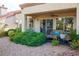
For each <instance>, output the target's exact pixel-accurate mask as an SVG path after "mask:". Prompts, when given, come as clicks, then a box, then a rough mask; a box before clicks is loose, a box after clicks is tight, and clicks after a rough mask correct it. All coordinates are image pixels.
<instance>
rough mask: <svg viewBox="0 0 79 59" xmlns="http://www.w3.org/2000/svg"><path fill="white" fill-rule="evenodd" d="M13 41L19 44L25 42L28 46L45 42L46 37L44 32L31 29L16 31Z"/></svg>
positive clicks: (12, 37)
mask: <svg viewBox="0 0 79 59" xmlns="http://www.w3.org/2000/svg"><path fill="white" fill-rule="evenodd" d="M10 38H11V41H13V42H15V43H17V44H23V45H28V46H39V45H41V44H43V43H45V41H46V38H45V35H44V34H43V33H36V32H34V31H31V30H27V31H25V32H16V33H15V35H13V36H11V37H10Z"/></svg>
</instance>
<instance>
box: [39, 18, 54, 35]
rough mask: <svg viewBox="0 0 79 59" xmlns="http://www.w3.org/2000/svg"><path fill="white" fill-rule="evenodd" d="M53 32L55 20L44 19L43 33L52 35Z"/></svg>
mask: <svg viewBox="0 0 79 59" xmlns="http://www.w3.org/2000/svg"><path fill="white" fill-rule="evenodd" d="M52 30H53V19H43V20H42V21H41V32H43V33H45V34H47V35H48V34H50V33H51V31H52Z"/></svg>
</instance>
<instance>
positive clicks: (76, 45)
mask: <svg viewBox="0 0 79 59" xmlns="http://www.w3.org/2000/svg"><path fill="white" fill-rule="evenodd" d="M70 47H71V48H72V49H77V48H79V40H73V41H72V42H71V45H70Z"/></svg>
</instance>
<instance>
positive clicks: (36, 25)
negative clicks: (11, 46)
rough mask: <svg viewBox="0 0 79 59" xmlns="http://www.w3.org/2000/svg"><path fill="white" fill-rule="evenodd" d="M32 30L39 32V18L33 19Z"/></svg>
mask: <svg viewBox="0 0 79 59" xmlns="http://www.w3.org/2000/svg"><path fill="white" fill-rule="evenodd" d="M34 30H35V31H36V32H40V20H38V19H35V20H34Z"/></svg>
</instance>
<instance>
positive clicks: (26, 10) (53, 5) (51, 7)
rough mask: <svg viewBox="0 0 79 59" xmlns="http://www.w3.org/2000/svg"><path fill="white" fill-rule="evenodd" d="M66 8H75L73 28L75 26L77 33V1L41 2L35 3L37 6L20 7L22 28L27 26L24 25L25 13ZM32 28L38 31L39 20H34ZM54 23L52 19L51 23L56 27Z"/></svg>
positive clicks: (78, 9) (78, 17) (78, 14)
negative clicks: (39, 3) (75, 16)
mask: <svg viewBox="0 0 79 59" xmlns="http://www.w3.org/2000/svg"><path fill="white" fill-rule="evenodd" d="M68 8H77V13H76V15H77V18H75V19H76V21H74V26H75V27H74V28H76V30H77V33H79V4H77V3H49V4H42V5H37V6H32V7H27V8H24V9H22V16H23V17H22V18H21V19H22V30H23V31H24V29H25V28H26V27H27V26H26V25H25V22H26V20H25V15H28V14H33V13H40V12H47V11H54V10H61V9H68ZM34 22H35V23H34V26H35V27H34V28H35V31H39V28H40V25H39V24H40V21H34ZM55 25H56V23H55V20H54V23H53V29H56V26H55Z"/></svg>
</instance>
